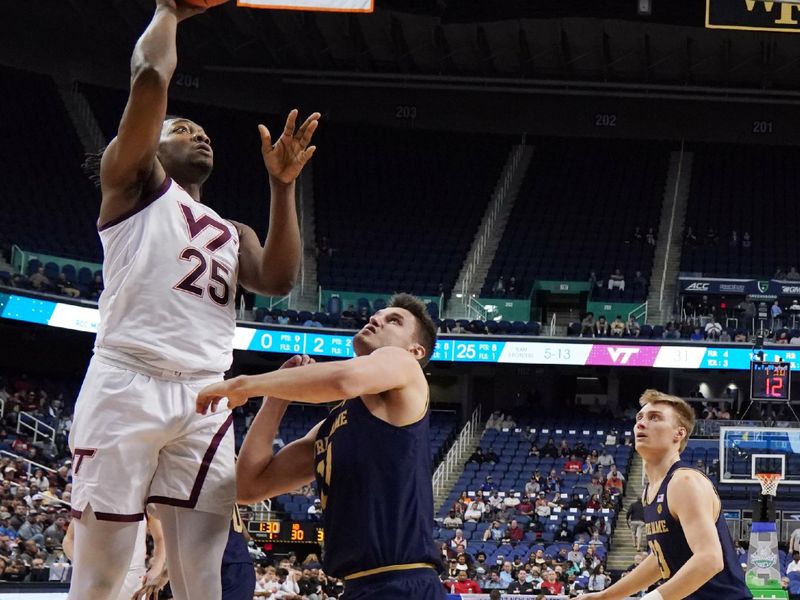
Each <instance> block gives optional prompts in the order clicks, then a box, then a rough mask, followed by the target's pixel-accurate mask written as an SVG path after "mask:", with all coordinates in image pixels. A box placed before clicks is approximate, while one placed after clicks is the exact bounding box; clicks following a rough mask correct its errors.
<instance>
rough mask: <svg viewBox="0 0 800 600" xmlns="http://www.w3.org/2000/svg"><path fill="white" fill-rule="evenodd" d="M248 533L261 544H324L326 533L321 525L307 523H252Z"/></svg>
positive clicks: (249, 525) (248, 527)
mask: <svg viewBox="0 0 800 600" xmlns="http://www.w3.org/2000/svg"><path fill="white" fill-rule="evenodd" d="M247 531H248V533H249V534H250V535H251V536H253V537H254V538H255V539H256V540H258V541H259V542H273V543H287V544H324V543H325V531H324V530H323V529H322V526H321V525H320V524H319V523H309V522H305V521H250V522H249V523H248V524H247Z"/></svg>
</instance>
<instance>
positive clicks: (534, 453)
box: [528, 442, 541, 458]
mask: <svg viewBox="0 0 800 600" xmlns="http://www.w3.org/2000/svg"><path fill="white" fill-rule="evenodd" d="M540 455H541V451H540V450H539V446H538V445H537V444H536V442H531V447H530V448H529V449H528V456H535V457H536V458H539V456H540Z"/></svg>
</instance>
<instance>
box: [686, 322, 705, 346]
mask: <svg viewBox="0 0 800 600" xmlns="http://www.w3.org/2000/svg"><path fill="white" fill-rule="evenodd" d="M689 339H690V340H691V341H693V342H702V341H705V339H706V336H705V334H704V333H703V330H702V329H700V326H699V325H698V326H697V327H695V328H694V333H692V336H691V337H690V338H689Z"/></svg>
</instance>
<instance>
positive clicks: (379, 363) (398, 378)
mask: <svg viewBox="0 0 800 600" xmlns="http://www.w3.org/2000/svg"><path fill="white" fill-rule="evenodd" d="M415 380H417V381H420V380H421V382H422V383H423V384H424V383H425V379H424V375H422V370H421V368H420V366H419V364H418V362H417V361H416V360H415V359H414V356H413V355H412V354H411V353H410V352H408V351H407V350H403V349H402V348H398V347H394V346H387V347H384V348H379V349H377V350H375V351H374V352H372V353H371V354H369V355H367V356H359V357H357V358H351V359H349V360H342V361H337V362H329V363H322V364H314V365H308V366H305V367H299V368H297V369H291V370H289V369H285V370H284V369H282V370H278V371H273V372H272V373H264V374H263V375H240V376H239V377H234V378H233V379H228V380H226V381H221V382H219V383H215V384H212V385H209V386H206V387H205V388H203V389H202V390H200V393H199V394H198V395H197V412H199V413H201V414H205V413H206V411H207V410H208V408H209V407H211V410H212V411H214V410H216V407H217V405H218V404H219V402H220V400H222V398H227V399H228V406H229V407H230V408H235V407H237V406H241V405H243V404H244V403H245V402H247V400H248V398H253V397H256V396H273V397H275V398H291V399H292V400H294V401H297V402H306V403H311V404H322V403H325V402H333V401H335V400H344V399H347V398H355V397H356V396H363V395H367V394H368V395H374V394H382V393H384V392H388V391H390V390H397V389H400V388H402V387H404V386H407V385H409V384H411V383H412V382H414V381H415Z"/></svg>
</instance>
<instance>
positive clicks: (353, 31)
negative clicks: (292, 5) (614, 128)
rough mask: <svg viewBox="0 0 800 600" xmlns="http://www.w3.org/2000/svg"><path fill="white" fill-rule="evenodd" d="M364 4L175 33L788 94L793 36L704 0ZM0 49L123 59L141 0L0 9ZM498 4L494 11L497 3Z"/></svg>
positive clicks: (307, 59) (231, 52) (330, 55)
mask: <svg viewBox="0 0 800 600" xmlns="http://www.w3.org/2000/svg"><path fill="white" fill-rule="evenodd" d="M652 1H653V11H652V15H651V16H649V17H644V16H640V15H638V14H637V11H636V4H637V1H636V0H606V1H600V2H598V1H590V0H574V1H569V0H567V1H562V2H552V1H551V2H544V1H536V0H502V1H500V0H376V11H375V13H373V14H371V15H345V14H334V13H307V12H288V11H268V10H252V9H245V8H237V7H236V6H235V5H234V3H233V2H231V3H230V4H227V5H225V6H222V7H220V8H217V9H214V10H213V11H210V12H209V13H208V14H206V15H202V16H200V17H198V18H196V19H192V20H191V21H190V22H188V23H187V24H186V26H185V27H183V28H182V31H181V36H180V53H181V61H182V65H184V66H185V65H192V66H193V67H194V68H195V69H197V70H202V69H212V70H220V71H237V70H242V71H248V70H255V71H261V70H263V71H267V72H293V73H297V72H301V73H305V74H308V75H319V74H332V73H337V74H358V75H359V76H360V77H364V76H366V77H376V78H380V77H391V78H401V79H402V78H403V77H407V76H433V77H437V78H442V79H443V80H446V78H448V77H469V78H477V79H478V80H482V81H485V82H486V83H487V84H489V85H491V82H492V80H509V79H513V80H517V81H551V82H575V83H577V82H602V83H611V84H634V85H640V86H649V85H667V86H671V87H676V86H677V87H686V86H691V87H692V88H695V89H696V88H698V87H713V88H745V89H754V90H776V91H777V90H786V91H800V34H790V33H763V32H746V31H720V30H707V29H705V28H704V27H703V21H704V6H705V0H681V1H680V2H676V1H674V0H652ZM6 4H7V5H6V6H4V11H5V15H4V18H3V19H2V23H1V24H0V49H1V51H2V52H4V53H8V52H13V53H17V55H19V54H20V53H21V54H24V53H31V54H36V53H38V54H42V53H47V52H50V53H53V52H55V53H59V55H60V56H68V57H70V59H74V60H76V61H83V62H87V61H97V62H101V63H104V64H112V63H113V64H117V65H127V61H128V58H129V56H130V51H131V47H132V45H133V43H134V41H135V39H136V37H137V36H138V34H139V33H140V32H141V31H142V29H143V27H144V24H145V23H146V21H147V19H148V17H149V14H150V13H151V12H152V7H153V4H154V3H153V1H152V0H62V1H60V2H53V1H52V0H25V1H24V2H12V3H6ZM498 5H500V6H498Z"/></svg>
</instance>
